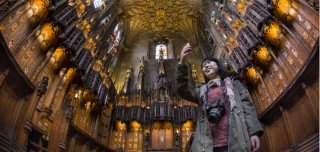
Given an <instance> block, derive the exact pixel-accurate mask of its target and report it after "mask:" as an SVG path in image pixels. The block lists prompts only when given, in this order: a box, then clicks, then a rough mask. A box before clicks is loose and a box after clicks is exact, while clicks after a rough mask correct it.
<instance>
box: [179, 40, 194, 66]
mask: <svg viewBox="0 0 320 152" xmlns="http://www.w3.org/2000/svg"><path fill="white" fill-rule="evenodd" d="M191 53H192V47H191V45H190V44H189V43H187V44H186V45H185V46H184V47H183V48H182V51H181V59H180V64H186V58H187V57H188V55H190V54H191Z"/></svg>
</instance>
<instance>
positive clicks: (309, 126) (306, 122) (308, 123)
mask: <svg viewBox="0 0 320 152" xmlns="http://www.w3.org/2000/svg"><path fill="white" fill-rule="evenodd" d="M291 100H292V101H291V102H292V103H293V104H292V105H290V107H287V108H286V110H285V113H286V115H287V117H288V118H287V119H288V123H289V124H287V125H290V128H292V132H293V134H292V137H294V139H293V141H295V142H297V143H299V142H301V141H302V140H304V139H305V138H307V137H309V136H311V135H312V134H314V133H316V132H317V131H318V129H319V125H318V121H317V119H316V117H315V114H314V113H313V110H312V107H311V104H310V102H308V98H307V97H306V95H305V94H302V97H301V96H300V97H299V96H298V95H295V96H293V97H292V98H291Z"/></svg>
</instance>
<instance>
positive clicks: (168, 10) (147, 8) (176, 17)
mask: <svg viewBox="0 0 320 152" xmlns="http://www.w3.org/2000/svg"><path fill="white" fill-rule="evenodd" d="M202 9H203V8H202V1H201V0H175V1H173V0H120V9H119V10H120V11H119V12H120V15H121V16H122V19H124V20H125V21H124V22H125V23H126V25H125V27H126V28H125V30H126V31H127V37H126V44H127V45H130V44H131V43H132V42H133V41H134V40H135V39H136V38H137V37H138V36H140V35H142V34H147V33H164V32H170V33H175V34H179V35H181V36H183V37H184V38H186V39H187V40H188V41H190V42H191V43H195V42H196V36H195V35H196V32H197V29H198V27H197V21H198V18H199V16H200V15H201V14H202V13H201V12H202Z"/></svg>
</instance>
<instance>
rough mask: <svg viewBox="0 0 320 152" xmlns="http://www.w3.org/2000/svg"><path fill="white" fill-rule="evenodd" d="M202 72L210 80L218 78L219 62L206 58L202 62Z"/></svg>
mask: <svg viewBox="0 0 320 152" xmlns="http://www.w3.org/2000/svg"><path fill="white" fill-rule="evenodd" d="M202 73H203V75H204V76H205V77H206V78H208V79H209V80H211V79H214V78H216V77H217V76H218V74H219V68H218V64H217V63H216V62H214V61H210V60H205V61H204V62H203V63H202Z"/></svg>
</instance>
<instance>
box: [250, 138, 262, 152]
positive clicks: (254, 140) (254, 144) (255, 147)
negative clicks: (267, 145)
mask: <svg viewBox="0 0 320 152" xmlns="http://www.w3.org/2000/svg"><path fill="white" fill-rule="evenodd" d="M250 140H251V146H252V152H256V151H257V150H258V149H259V148H260V139H259V137H258V136H257V135H253V136H251V137H250Z"/></svg>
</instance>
